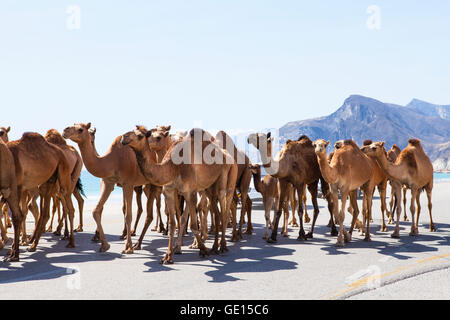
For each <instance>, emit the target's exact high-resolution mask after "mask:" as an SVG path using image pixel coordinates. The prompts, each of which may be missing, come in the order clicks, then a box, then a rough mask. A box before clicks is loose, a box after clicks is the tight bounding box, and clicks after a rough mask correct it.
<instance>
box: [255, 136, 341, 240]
mask: <svg viewBox="0 0 450 320" xmlns="http://www.w3.org/2000/svg"><path fill="white" fill-rule="evenodd" d="M248 142H249V143H250V144H252V145H253V146H255V147H256V148H257V149H258V150H259V152H260V154H261V159H262V161H263V166H264V168H265V170H266V172H267V173H268V174H270V175H272V176H274V177H276V178H278V179H279V191H278V192H279V205H278V210H277V214H276V216H275V223H274V228H273V229H272V235H271V237H270V238H269V239H267V241H268V242H269V243H273V242H276V237H277V229H278V223H279V220H280V216H281V210H282V209H283V210H285V211H287V210H288V208H287V199H288V193H287V186H286V185H287V184H288V183H292V184H293V185H294V187H295V188H296V189H297V190H298V191H301V193H303V187H304V185H305V184H306V185H307V187H308V190H309V192H310V193H311V200H312V202H313V206H314V217H313V222H312V224H311V231H310V232H309V233H308V234H307V235H305V231H304V228H303V219H302V216H301V215H302V214H303V208H299V210H298V213H299V221H300V231H299V236H298V238H297V239H298V240H306V239H307V238H312V237H313V232H314V226H315V224H316V220H317V217H318V214H319V206H318V204H317V186H318V182H319V180H320V181H321V186H322V193H323V194H324V195H325V196H326V198H327V201H328V210H329V211H330V218H331V226H332V234H337V231H336V226H335V225H334V222H333V216H332V203H331V198H330V195H329V190H328V183H327V182H326V181H325V180H324V179H323V177H322V174H321V172H320V168H319V164H318V162H317V157H316V154H315V153H314V147H313V145H312V142H311V140H310V139H309V138H308V137H307V136H301V137H300V138H299V139H298V141H292V142H290V143H287V144H285V145H284V147H283V149H282V150H281V151H280V152H279V154H278V156H277V157H276V158H275V159H273V158H272V143H271V142H272V138H271V136H270V133H269V134H267V135H266V134H264V133H257V134H251V135H250V136H249V137H248ZM302 197H303V194H302V195H301V196H300V199H301V198H302ZM299 205H301V206H303V205H302V201H299ZM300 209H301V210H300Z"/></svg>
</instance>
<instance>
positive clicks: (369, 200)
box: [363, 187, 374, 241]
mask: <svg viewBox="0 0 450 320" xmlns="http://www.w3.org/2000/svg"><path fill="white" fill-rule="evenodd" d="M373 193H374V188H370V187H368V188H367V190H366V191H365V197H364V198H366V199H364V200H363V201H365V203H366V212H367V214H366V219H367V221H366V222H367V225H366V236H365V237H364V241H370V220H371V217H372V198H373Z"/></svg>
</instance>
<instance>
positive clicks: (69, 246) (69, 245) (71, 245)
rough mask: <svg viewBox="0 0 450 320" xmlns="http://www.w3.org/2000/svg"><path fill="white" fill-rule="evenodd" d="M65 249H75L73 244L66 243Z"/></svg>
mask: <svg viewBox="0 0 450 320" xmlns="http://www.w3.org/2000/svg"><path fill="white" fill-rule="evenodd" d="M66 248H75V245H74V244H73V243H68V244H67V245H66Z"/></svg>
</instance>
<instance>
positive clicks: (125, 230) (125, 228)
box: [119, 187, 128, 240]
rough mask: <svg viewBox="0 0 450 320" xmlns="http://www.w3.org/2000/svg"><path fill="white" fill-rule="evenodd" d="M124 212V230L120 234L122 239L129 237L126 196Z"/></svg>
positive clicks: (123, 205) (123, 201) (123, 202)
mask: <svg viewBox="0 0 450 320" xmlns="http://www.w3.org/2000/svg"><path fill="white" fill-rule="evenodd" d="M122 193H123V187H122ZM122 213H123V230H122V234H121V235H120V237H119V239H120V240H125V239H126V238H127V234H128V232H127V219H126V215H127V201H126V200H125V198H123V200H122Z"/></svg>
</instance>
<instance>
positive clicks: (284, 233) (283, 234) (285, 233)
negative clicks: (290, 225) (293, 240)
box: [281, 232, 289, 238]
mask: <svg viewBox="0 0 450 320" xmlns="http://www.w3.org/2000/svg"><path fill="white" fill-rule="evenodd" d="M281 235H282V236H283V237H285V238H286V237H288V236H289V234H288V232H282V233H281Z"/></svg>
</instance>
